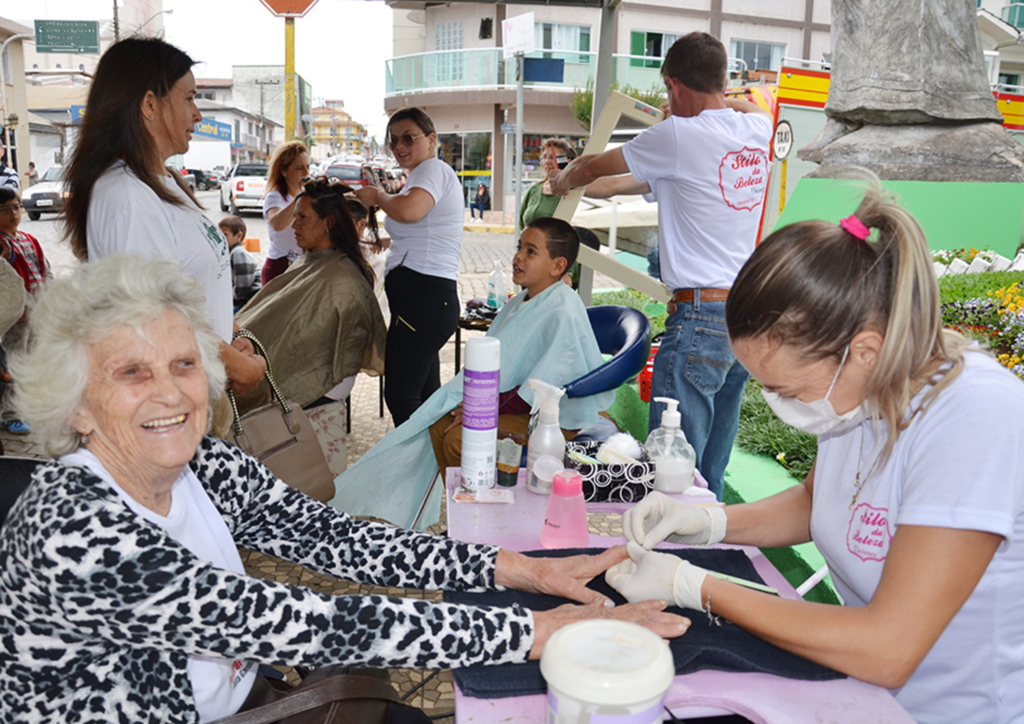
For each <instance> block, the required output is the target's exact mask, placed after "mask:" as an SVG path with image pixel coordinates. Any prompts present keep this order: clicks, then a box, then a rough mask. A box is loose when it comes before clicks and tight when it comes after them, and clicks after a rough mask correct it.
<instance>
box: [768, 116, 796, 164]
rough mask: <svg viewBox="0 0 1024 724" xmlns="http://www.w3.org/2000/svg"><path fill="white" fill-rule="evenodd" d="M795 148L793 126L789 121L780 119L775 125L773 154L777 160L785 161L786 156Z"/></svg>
mask: <svg viewBox="0 0 1024 724" xmlns="http://www.w3.org/2000/svg"><path fill="white" fill-rule="evenodd" d="M792 149H793V126H791V125H789V121H779V125H777V126H776V127H775V136H774V138H772V155H773V156H775V160H776V161H785V160H786V156H788V155H789V152H790V151H791V150H792Z"/></svg>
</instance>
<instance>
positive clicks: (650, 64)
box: [629, 30, 682, 68]
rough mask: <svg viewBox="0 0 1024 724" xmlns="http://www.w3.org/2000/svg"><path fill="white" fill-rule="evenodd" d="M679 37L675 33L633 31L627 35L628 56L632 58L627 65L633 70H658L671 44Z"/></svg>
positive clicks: (679, 36)
mask: <svg viewBox="0 0 1024 724" xmlns="http://www.w3.org/2000/svg"><path fill="white" fill-rule="evenodd" d="M681 37H682V36H681V35H678V34H676V33H648V32H645V31H642V30H634V31H633V32H631V33H630V34H629V54H630V55H631V56H633V57H632V58H630V60H629V64H630V65H631V66H632V67H634V68H660V67H661V59H662V58H664V57H665V54H666V53H667V52H668V49H669V48H671V47H672V43H674V42H676V41H677V40H679V38H681ZM637 56H642V57H637ZM655 58H658V60H655Z"/></svg>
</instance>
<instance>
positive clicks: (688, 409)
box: [551, 32, 772, 498]
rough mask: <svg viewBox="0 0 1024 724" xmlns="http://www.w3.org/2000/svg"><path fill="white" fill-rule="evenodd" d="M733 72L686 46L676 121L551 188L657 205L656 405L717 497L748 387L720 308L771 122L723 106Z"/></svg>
mask: <svg viewBox="0 0 1024 724" xmlns="http://www.w3.org/2000/svg"><path fill="white" fill-rule="evenodd" d="M727 67H728V56H727V55H726V52H725V48H724V47H723V46H722V43H721V42H720V41H719V40H718V39H717V38H715V37H714V36H712V35H709V34H707V33H702V32H695V33H690V34H689V35H685V36H683V37H682V38H680V39H679V40H677V41H676V42H675V43H673V45H672V47H671V48H670V49H669V51H668V53H667V54H666V55H665V61H664V62H663V63H662V66H661V75H662V78H663V79H664V81H665V86H666V89H667V91H668V106H669V109H670V111H671V115H669V116H668V117H666V119H665V120H664V121H663V122H661V123H659V124H657V125H655V126H652V127H650V128H648V129H647V130H645V131H644V132H643V133H641V134H639V135H638V136H637V137H636V138H634V139H633V140H632V141H630V142H629V143H627V144H626V145H624V146H622V147H621V148H617V149H614V150H611V151H606V152H604V153H598V154H591V155H585V156H581V157H580V158H578V159H576V160H575V161H573V162H572V163H570V164H569V165H568V166H567V167H566V168H565V170H563V171H562V172H561V173H559V174H558V175H557V176H555V177H554V178H553V179H551V190H552V193H555V194H565V193H567V192H568V191H569V189H572V188H575V187H577V186H586V185H588V184H591V183H592V182H594V181H595V180H597V179H602V180H601V181H600V182H598V183H596V184H594V185H592V186H590V187H589V188H588V189H587V194H588V196H596V197H604V196H614V195H616V194H643V195H644V198H646V199H647V200H648V201H657V202H658V226H659V229H660V231H659V250H660V255H661V278H662V280H663V281H664V282H665V284H666V286H667V287H668V288H669V289H670V290H672V292H673V295H672V302H671V303H670V304H669V308H668V311H669V318H668V322H667V324H666V330H665V337H664V339H663V340H662V343H661V348H660V350H659V352H658V356H657V357H656V358H655V362H654V376H653V379H652V383H651V395H652V397H653V396H659V397H661V396H664V397H669V398H672V399H675V400H679V403H680V404H679V410H680V412H681V413H682V414H683V419H682V429H683V432H684V433H685V434H686V439H687V440H688V441H689V442H690V444H691V445H693V448H694V451H695V452H696V454H697V468H698V469H699V470H700V472H701V474H702V475H703V476H704V477H705V478H706V479H707V481H708V485H709V487H710V488H711V490H712V491H713V492H714V493H715V494H716V495H717V496H718V497H719V498H721V497H722V488H723V486H724V476H725V467H726V465H727V464H728V462H729V454H730V452H731V450H732V443H733V439H734V438H735V437H736V428H737V426H738V424H739V407H740V399H741V398H742V396H743V388H744V385H745V383H746V380H747V377H748V375H747V372H746V370H744V369H743V367H742V366H741V365H740V364H739V362H737V361H736V358H735V357H734V356H733V354H732V350H731V349H730V348H729V338H728V335H727V333H726V328H725V300H726V297H727V296H728V293H729V287H731V286H732V283H733V281H734V280H735V278H736V275H737V274H738V273H739V270H740V267H742V266H743V263H744V262H745V261H746V260H747V257H749V256H750V254H751V253H752V252H753V251H754V244H755V242H756V239H757V228H758V224H759V222H760V217H761V208H762V204H763V201H764V192H765V189H766V188H767V183H768V144H769V143H770V141H771V135H772V123H771V114H769V113H768V112H767V111H765V110H763V109H762V108H760V107H758V106H757V105H755V104H753V103H750V102H748V101H742V100H735V99H729V98H726V97H725V95H724V91H725V79H726V71H727ZM603 177H611V178H603ZM661 412H662V410H661V406H660V405H657V404H652V405H651V410H650V417H649V426H650V429H654V428H655V427H658V426H659V425H660V424H661Z"/></svg>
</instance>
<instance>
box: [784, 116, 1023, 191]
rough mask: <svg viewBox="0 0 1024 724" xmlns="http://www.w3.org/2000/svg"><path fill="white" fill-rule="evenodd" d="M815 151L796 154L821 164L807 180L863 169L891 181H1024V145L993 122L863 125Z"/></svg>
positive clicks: (810, 149)
mask: <svg viewBox="0 0 1024 724" xmlns="http://www.w3.org/2000/svg"><path fill="white" fill-rule="evenodd" d="M826 128H828V126H826ZM816 146H818V143H817V142H815V143H812V144H811V146H810V147H809V148H807V149H801V151H800V152H798V155H799V157H800V158H801V159H803V160H805V161H814V162H816V163H818V164H819V166H818V168H817V169H816V170H815V171H813V172H812V173H811V174H810V175H809V178H841V177H842V176H843V175H844V171H846V170H847V169H848V168H849V167H850V166H863V167H865V168H869V169H871V170H872V171H874V172H875V173H876V174H877V175H878V177H879V178H881V179H890V180H902V181H969V182H988V183H992V182H997V183H998V182H1006V183H1021V182H1024V146H1021V145H1020V144H1019V143H1017V142H1016V141H1014V140H1013V138H1012V137H1011V136H1010V135H1009V134H1008V133H1006V131H1005V130H1003V128H1002V126H1000V125H998V124H995V123H971V124H966V125H937V124H929V125H910V126H874V125H865V126H861V127H860V128H858V129H856V130H853V131H850V132H849V133H845V134H842V135H839V136H838V137H836V138H832V139H830V140H828V141H827V142H826V143H825V144H824V145H821V147H816Z"/></svg>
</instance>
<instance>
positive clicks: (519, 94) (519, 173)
mask: <svg viewBox="0 0 1024 724" xmlns="http://www.w3.org/2000/svg"><path fill="white" fill-rule="evenodd" d="M515 178H516V219H515V221H516V238H517V239H518V238H519V234H520V232H521V231H522V229H520V228H519V209H520V208H521V207H522V204H523V54H522V53H516V176H515Z"/></svg>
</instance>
